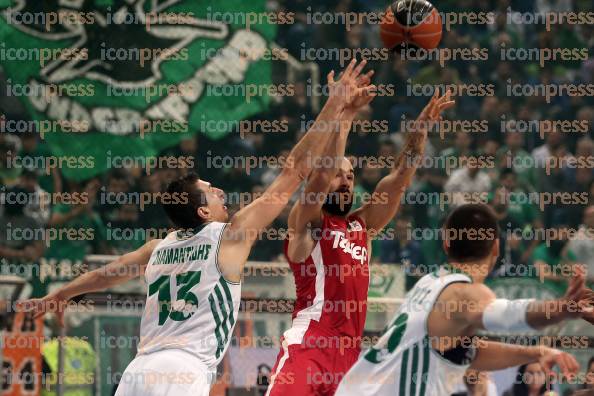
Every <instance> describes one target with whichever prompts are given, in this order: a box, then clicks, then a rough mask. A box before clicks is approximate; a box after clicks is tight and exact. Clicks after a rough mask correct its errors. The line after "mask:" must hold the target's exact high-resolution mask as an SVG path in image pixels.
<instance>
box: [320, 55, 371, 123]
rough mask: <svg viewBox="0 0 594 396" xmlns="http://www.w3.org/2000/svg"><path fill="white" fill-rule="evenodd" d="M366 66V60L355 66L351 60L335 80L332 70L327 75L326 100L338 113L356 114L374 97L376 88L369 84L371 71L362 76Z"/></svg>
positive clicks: (354, 62)
mask: <svg viewBox="0 0 594 396" xmlns="http://www.w3.org/2000/svg"><path fill="white" fill-rule="evenodd" d="M366 64H367V61H366V60H363V61H361V62H359V63H358V64H357V60H356V59H353V60H352V61H351V63H349V65H348V66H347V68H346V69H345V70H344V71H343V72H342V73H341V74H340V76H339V78H338V79H337V80H334V70H333V71H331V72H330V73H329V74H328V89H329V93H330V97H329V98H328V100H329V101H332V102H334V103H335V104H336V105H337V106H338V109H339V110H340V111H349V112H357V111H359V110H360V109H361V108H362V107H364V106H367V105H368V104H369V103H370V102H371V101H372V100H373V98H374V97H375V96H376V94H377V93H376V91H377V87H376V86H375V85H373V84H371V76H372V75H373V70H371V71H369V72H367V73H365V74H362V73H363V69H364V68H365V65H366Z"/></svg>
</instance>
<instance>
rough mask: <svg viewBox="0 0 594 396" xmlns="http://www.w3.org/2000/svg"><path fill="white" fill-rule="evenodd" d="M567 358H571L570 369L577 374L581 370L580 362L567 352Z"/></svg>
mask: <svg viewBox="0 0 594 396" xmlns="http://www.w3.org/2000/svg"><path fill="white" fill-rule="evenodd" d="M567 360H569V369H570V370H571V373H572V374H577V373H578V372H579V371H580V363H579V362H578V361H577V359H576V358H575V357H574V356H573V355H570V354H567Z"/></svg>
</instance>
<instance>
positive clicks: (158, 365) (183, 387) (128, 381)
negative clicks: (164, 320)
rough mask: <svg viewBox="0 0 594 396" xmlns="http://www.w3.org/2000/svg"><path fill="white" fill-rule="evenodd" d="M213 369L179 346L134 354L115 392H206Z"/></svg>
mask: <svg viewBox="0 0 594 396" xmlns="http://www.w3.org/2000/svg"><path fill="white" fill-rule="evenodd" d="M215 375H216V371H215V370H212V369H208V368H207V367H206V366H205V365H204V364H203V363H202V362H201V361H200V360H198V358H197V357H196V356H194V355H192V354H190V353H188V352H184V351H181V350H179V349H165V350H161V351H157V352H153V353H149V354H146V355H137V356H136V357H135V358H134V360H132V361H131V362H130V364H129V365H128V367H126V370H124V373H123V374H122V378H121V380H120V383H119V385H118V390H117V391H116V394H115V396H168V395H171V396H180V395H195V396H208V393H209V392H210V387H211V385H212V384H213V383H214V380H215Z"/></svg>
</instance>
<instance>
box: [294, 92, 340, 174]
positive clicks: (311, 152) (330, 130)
mask: <svg viewBox="0 0 594 396" xmlns="http://www.w3.org/2000/svg"><path fill="white" fill-rule="evenodd" d="M341 112H342V104H341V102H340V101H339V100H337V99H335V98H330V99H328V101H327V102H326V104H325V105H324V107H323V108H322V111H321V112H320V114H319V115H318V117H317V118H316V121H315V122H314V124H313V125H312V126H311V127H310V128H309V130H308V131H307V133H306V134H305V136H303V138H302V139H301V140H300V141H299V142H298V143H297V145H296V146H295V147H294V148H293V150H291V153H290V154H289V157H288V159H287V164H289V166H291V167H292V168H293V169H294V170H295V173H296V174H298V175H300V176H301V177H303V178H306V177H308V176H309V174H310V173H311V171H312V169H313V159H315V158H318V157H320V155H321V154H322V151H323V150H324V148H325V147H326V145H327V143H328V141H329V140H330V139H331V137H332V136H333V135H336V134H337V132H338V130H339V127H338V126H339V121H340V114H341Z"/></svg>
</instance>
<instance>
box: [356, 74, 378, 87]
mask: <svg viewBox="0 0 594 396" xmlns="http://www.w3.org/2000/svg"><path fill="white" fill-rule="evenodd" d="M374 73H375V72H374V71H373V70H370V71H369V72H367V73H365V74H363V75H362V76H359V78H358V79H357V87H359V88H362V87H365V86H367V85H369V84H370V83H371V76H373V74H374Z"/></svg>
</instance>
